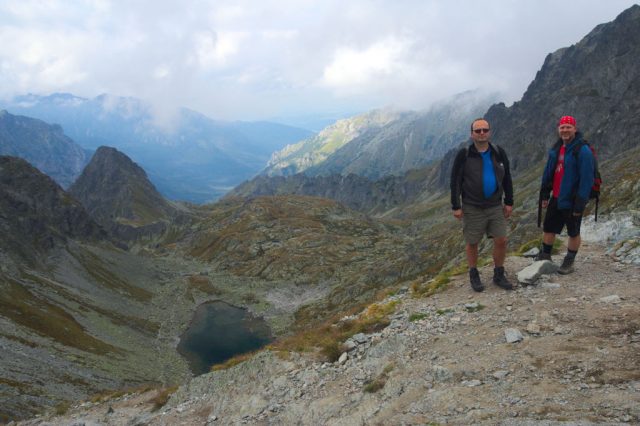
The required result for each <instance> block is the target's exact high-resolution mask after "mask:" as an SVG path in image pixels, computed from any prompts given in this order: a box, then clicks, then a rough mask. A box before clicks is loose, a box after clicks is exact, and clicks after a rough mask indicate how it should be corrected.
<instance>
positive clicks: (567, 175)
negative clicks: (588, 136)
mask: <svg viewBox="0 0 640 426" xmlns="http://www.w3.org/2000/svg"><path fill="white" fill-rule="evenodd" d="M558 143H562V140H560V139H559V140H558ZM558 143H557V144H556V146H560V145H559V144H558ZM578 144H583V139H582V133H580V132H576V136H575V138H574V139H573V140H572V141H571V143H569V145H567V147H566V149H565V154H564V175H563V177H562V183H561V184H560V194H559V196H558V208H559V209H562V210H572V211H574V212H576V213H582V212H583V211H584V209H585V207H586V205H587V202H588V201H589V194H590V193H591V187H592V186H593V179H594V169H595V159H594V158H593V153H592V152H591V148H589V147H588V146H587V145H586V144H585V145H582V147H581V148H580V150H579V153H578V155H577V156H576V155H575V154H574V153H573V152H574V148H575V147H576V146H577V145H578ZM557 162H558V150H557V149H556V147H554V148H551V150H550V151H549V158H548V159H547V165H546V166H545V168H544V173H543V174H542V187H541V189H540V196H541V198H542V199H543V200H548V199H549V197H550V195H551V191H552V189H553V174H554V171H555V168H556V163H557Z"/></svg>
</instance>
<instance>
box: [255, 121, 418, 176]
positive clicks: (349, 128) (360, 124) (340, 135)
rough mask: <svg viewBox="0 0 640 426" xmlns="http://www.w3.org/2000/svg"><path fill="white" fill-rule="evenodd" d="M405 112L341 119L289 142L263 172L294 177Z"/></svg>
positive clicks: (372, 135)
mask: <svg viewBox="0 0 640 426" xmlns="http://www.w3.org/2000/svg"><path fill="white" fill-rule="evenodd" d="M403 115H406V113H400V112H395V111H391V110H375V111H371V112H368V113H366V114H362V115H358V116H356V117H352V118H346V119H343V120H338V121H337V122H336V123H334V124H332V125H330V126H328V127H327V128H325V129H324V130H322V131H321V132H320V133H318V134H317V135H316V136H314V137H312V138H309V139H305V140H303V141H300V142H298V143H296V144H294V145H288V146H286V147H285V148H284V149H282V150H281V151H278V152H276V153H274V154H273V155H272V156H271V160H269V163H268V164H267V167H266V169H265V170H264V171H263V172H262V174H263V175H267V176H291V175H294V174H297V173H300V172H303V171H305V170H308V169H310V168H312V167H314V166H317V165H319V164H322V163H323V162H324V161H326V160H327V159H328V158H330V157H331V156H333V155H334V153H335V152H336V151H337V150H339V149H340V148H342V147H343V146H345V145H346V144H349V143H350V142H351V141H353V140H355V139H357V138H365V139H370V138H372V137H374V135H375V134H377V132H378V131H380V129H381V128H383V127H384V126H385V125H387V124H389V123H391V122H393V121H395V120H398V119H399V118H401V117H402V116H403Z"/></svg>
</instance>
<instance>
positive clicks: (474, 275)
mask: <svg viewBox="0 0 640 426" xmlns="http://www.w3.org/2000/svg"><path fill="white" fill-rule="evenodd" d="M469 281H470V282H471V288H472V289H473V291H477V292H480V291H484V285H483V284H482V281H480V273H479V272H478V268H471V269H469Z"/></svg>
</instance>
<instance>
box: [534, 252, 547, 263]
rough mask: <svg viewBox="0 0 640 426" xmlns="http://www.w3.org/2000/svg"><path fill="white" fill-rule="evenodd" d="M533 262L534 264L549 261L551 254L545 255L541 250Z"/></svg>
mask: <svg viewBox="0 0 640 426" xmlns="http://www.w3.org/2000/svg"><path fill="white" fill-rule="evenodd" d="M533 260H535V261H536V262H537V261H539V260H548V261H551V253H545V252H543V251H542V250H540V253H538V255H537V256H536V257H535V258H534V259H533Z"/></svg>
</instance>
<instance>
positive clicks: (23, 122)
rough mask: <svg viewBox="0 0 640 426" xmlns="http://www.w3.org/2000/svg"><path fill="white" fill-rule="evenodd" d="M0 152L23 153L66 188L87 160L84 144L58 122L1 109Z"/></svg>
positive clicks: (20, 155) (23, 156)
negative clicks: (48, 121)
mask: <svg viewBox="0 0 640 426" xmlns="http://www.w3.org/2000/svg"><path fill="white" fill-rule="evenodd" d="M0 155H11V156H15V157H21V158H24V159H25V160H27V161H28V162H30V163H31V164H33V165H34V166H35V167H37V168H38V169H39V170H40V171H41V172H43V173H45V174H47V175H49V176H51V177H52V178H53V179H54V180H55V181H56V182H58V183H59V184H60V185H61V186H62V187H64V188H67V187H69V185H71V183H72V182H73V181H74V180H75V179H76V178H77V177H78V175H79V174H80V172H81V171H82V168H83V167H84V165H85V164H86V155H85V152H84V151H83V150H82V148H81V147H80V146H79V145H78V144H76V143H75V142H74V141H72V140H71V139H69V137H67V136H66V135H65V134H64V133H63V131H62V128H61V127H60V126H58V125H50V124H47V123H45V122H44V121H40V120H37V119H34V118H29V117H23V116H19V115H12V114H9V113H8V112H7V111H4V110H3V111H0Z"/></svg>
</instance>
